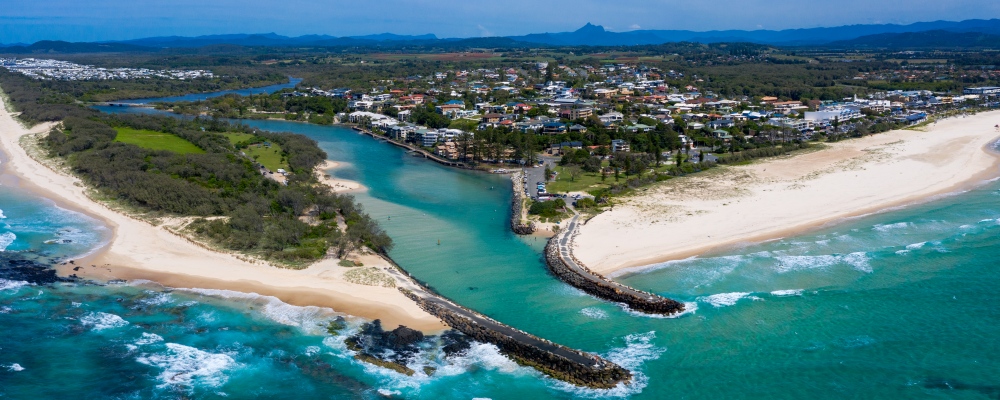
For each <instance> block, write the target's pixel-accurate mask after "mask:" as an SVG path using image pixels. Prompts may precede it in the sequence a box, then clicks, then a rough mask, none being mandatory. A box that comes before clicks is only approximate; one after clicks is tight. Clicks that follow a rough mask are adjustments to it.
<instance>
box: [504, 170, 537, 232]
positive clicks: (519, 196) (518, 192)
mask: <svg viewBox="0 0 1000 400" xmlns="http://www.w3.org/2000/svg"><path fill="white" fill-rule="evenodd" d="M510 183H511V185H512V186H513V189H514V190H513V195H512V196H511V200H510V230H512V231H514V233H516V234H518V235H530V234H532V233H535V223H534V222H529V221H528V220H527V218H526V216H525V215H524V214H525V213H524V199H525V193H524V185H525V184H526V183H527V181H526V178H525V177H524V172H523V171H518V172H515V173H513V174H511V176H510Z"/></svg>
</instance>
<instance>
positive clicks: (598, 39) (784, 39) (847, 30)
mask: <svg viewBox="0 0 1000 400" xmlns="http://www.w3.org/2000/svg"><path fill="white" fill-rule="evenodd" d="M932 30H943V31H949V32H978V33H989V34H998V35H1000V19H990V20H966V21H960V22H952V21H935V22H918V23H914V24H910V25H895V24H880V25H847V26H838V27H830V28H807V29H786V30H780V31H768V30H757V31H742V30H727V31H707V32H695V31H685V30H636V31H629V32H609V31H607V30H605V29H604V27H602V26H600V25H592V24H589V23H588V24H586V25H584V26H583V27H582V28H580V29H578V30H576V31H573V32H563V33H539V34H530V35H524V36H510V38H511V39H514V40H518V41H524V42H530V43H542V44H550V45H569V46H580V45H591V46H622V45H643V44H661V43H667V42H698V43H721V42H751V43H760V44H770V45H820V44H826V43H830V42H835V41H842V40H850V39H856V38H859V37H862V36H870V35H877V34H883V33H905V32H923V31H932Z"/></svg>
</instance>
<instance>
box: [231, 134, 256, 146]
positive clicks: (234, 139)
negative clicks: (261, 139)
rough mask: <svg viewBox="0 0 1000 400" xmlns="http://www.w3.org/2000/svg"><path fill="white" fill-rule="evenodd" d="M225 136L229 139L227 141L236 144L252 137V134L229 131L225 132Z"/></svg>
mask: <svg viewBox="0 0 1000 400" xmlns="http://www.w3.org/2000/svg"><path fill="white" fill-rule="evenodd" d="M226 138H228V139H229V143H232V144H233V145H235V144H237V143H239V142H245V141H247V140H250V139H253V135H251V134H249V133H233V132H230V133H226Z"/></svg>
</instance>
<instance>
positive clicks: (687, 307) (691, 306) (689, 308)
mask: <svg viewBox="0 0 1000 400" xmlns="http://www.w3.org/2000/svg"><path fill="white" fill-rule="evenodd" d="M617 304H618V306H619V307H621V308H622V310H623V311H625V312H626V313H628V315H631V316H633V317H640V318H653V319H674V318H680V317H683V316H685V315H688V314H694V313H695V311H698V303H695V302H693V301H692V302H685V303H684V311H681V312H679V313H677V314H670V315H663V314H650V313H644V312H641V311H635V310H633V309H631V308H629V306H627V305H625V304H623V303H617Z"/></svg>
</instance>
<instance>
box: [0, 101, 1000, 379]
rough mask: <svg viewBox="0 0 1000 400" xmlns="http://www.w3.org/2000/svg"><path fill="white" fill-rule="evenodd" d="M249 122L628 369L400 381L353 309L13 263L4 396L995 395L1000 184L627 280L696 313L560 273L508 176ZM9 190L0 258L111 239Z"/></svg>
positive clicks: (486, 294) (488, 309)
mask: <svg viewBox="0 0 1000 400" xmlns="http://www.w3.org/2000/svg"><path fill="white" fill-rule="evenodd" d="M140 110H142V109H130V108H120V107H116V110H114V111H130V112H138V111H140ZM247 123H248V124H251V125H253V126H257V127H259V128H261V129H268V130H276V131H293V132H297V133H302V134H305V135H308V136H310V137H312V138H314V139H316V140H317V141H318V142H319V143H320V145H321V147H323V149H324V150H326V151H327V152H328V153H329V155H330V159H332V160H336V161H341V162H344V163H345V164H344V166H343V167H341V168H339V169H337V170H335V171H334V172H333V174H334V175H336V176H337V177H338V178H344V179H351V180H356V181H359V182H361V183H362V184H364V185H365V186H367V187H368V188H369V190H368V191H367V192H364V193H361V194H359V195H358V196H357V197H358V200H359V201H360V202H361V203H362V204H364V206H365V209H366V210H367V212H369V213H370V214H371V215H372V216H373V217H375V218H377V219H378V220H379V221H380V222H381V223H382V225H383V226H384V227H385V229H386V230H387V231H388V233H389V234H390V235H391V236H392V237H393V239H394V240H395V242H396V247H395V248H394V249H393V251H392V252H391V254H390V255H391V256H392V257H393V258H394V259H395V260H396V261H397V262H398V263H399V264H400V265H401V266H402V267H403V268H405V269H406V270H407V271H409V272H411V273H412V274H413V275H414V276H415V277H416V278H418V279H420V280H422V281H425V282H427V283H428V284H429V285H430V286H432V287H433V288H434V289H435V290H437V291H438V292H440V293H442V294H443V295H445V296H447V297H450V298H452V299H454V300H456V301H457V302H459V303H460V304H463V305H465V306H468V307H470V308H473V309H475V310H477V311H480V312H482V313H484V314H487V315H489V316H491V317H493V318H496V319H498V320H500V321H502V322H505V323H507V324H510V325H512V326H514V327H517V328H520V329H523V330H525V331H528V332H530V333H533V334H536V335H538V336H541V337H544V338H547V339H550V340H553V341H555V342H558V343H561V344H564V345H567V346H570V347H574V348H579V349H582V350H585V351H590V352H595V353H599V354H601V355H602V356H604V357H606V358H608V359H610V360H612V361H615V362H617V363H619V364H621V365H623V366H625V367H626V368H628V369H630V370H632V371H633V372H634V373H635V376H636V379H635V382H634V383H633V384H631V385H628V386H621V387H618V388H615V389H611V390H591V389H581V388H576V387H572V386H570V385H567V384H564V383H562V382H559V381H555V380H553V379H550V378H547V377H544V376H542V375H541V374H539V373H538V372H536V371H534V370H533V369H530V368H526V367H521V366H518V365H516V364H514V363H513V362H511V361H509V360H507V359H506V358H504V357H503V356H502V355H500V354H499V353H498V352H497V350H496V348H495V347H493V346H490V345H485V344H479V343H473V344H472V345H471V347H470V348H469V349H467V350H465V351H464V352H462V353H460V354H457V355H450V356H449V355H446V353H445V352H444V351H443V350H442V343H441V342H440V341H439V340H436V339H431V340H427V341H425V342H424V343H422V344H421V345H420V346H421V347H420V350H419V352H418V353H417V354H416V355H415V356H414V357H413V358H412V360H411V361H410V365H411V367H413V369H414V370H416V371H417V373H416V374H415V375H414V376H406V375H402V374H399V373H396V372H392V371H389V370H387V369H384V368H380V367H376V366H372V365H368V364H364V363H361V362H358V361H355V360H353V358H352V354H353V353H352V352H351V351H350V350H348V349H347V348H346V346H345V345H344V343H343V340H344V338H346V337H347V336H349V335H351V334H353V333H355V332H357V331H358V330H359V329H360V327H361V326H362V325H363V324H364V323H366V321H364V320H361V319H359V318H353V317H348V319H347V321H348V328H347V329H346V330H344V331H341V332H340V333H338V334H337V335H331V334H329V333H327V332H326V330H325V328H324V327H325V325H326V324H327V323H328V322H329V321H331V320H332V319H334V318H336V317H337V316H339V315H341V314H339V313H337V312H336V310H329V309H322V308H316V307H295V306H290V305H287V304H284V303H282V302H280V301H279V300H277V299H274V298H268V297H263V296H257V295H251V294H242V293H235V292H222V291H201V290H172V289H169V288H162V287H159V286H157V285H156V284H154V283H151V282H133V283H128V284H125V283H117V284H109V285H103V286H102V285H95V284H87V283H81V282H51V279H48V278H44V277H42V278H38V279H37V282H31V281H28V280H25V279H14V278H13V275H12V273H11V272H10V271H12V270H15V269H17V268H11V267H5V268H0V271H2V272H0V279H3V280H2V281H0V332H5V333H4V334H3V335H0V397H3V398H63V397H88V396H89V397H95V398H222V397H226V398H272V397H277V396H288V395H292V396H295V397H297V398H303V399H312V398H316V399H326V398H338V399H339V398H383V397H387V396H391V397H398V398H413V399H422V398H433V399H472V398H492V399H526V398H532V399H534V398H553V399H569V398H626V397H627V398H635V399H673V398H684V399H715V398H778V399H781V398H788V399H792V398H795V399H798V398H804V397H808V398H819V399H822V398H831V399H834V398H836V399H839V398H845V397H854V398H892V399H895V398H949V399H952V398H968V399H983V398H998V397H1000V382H998V381H997V379H996V377H997V376H1000V341H998V340H997V339H996V338H997V337H1000V310H998V308H997V307H996V304H997V302H996V296H995V295H994V294H993V293H992V289H993V288H994V287H996V286H998V285H1000V271H998V269H997V267H998V266H1000V264H998V262H997V261H996V260H1000V243H998V242H1000V235H998V233H1000V183H997V182H990V183H986V184H984V186H982V187H981V188H978V189H975V190H971V191H968V192H965V193H961V194H955V195H951V196H945V197H942V198H940V199H936V200H934V201H932V202H929V203H926V204H922V205H915V206H910V207H905V208H900V209H895V210H889V211H886V212H883V213H879V214H874V215H869V216H865V217H860V218H855V219H851V220H846V221H840V222H838V223H837V224H833V225H830V226H827V227H823V228H820V229H818V230H816V231H814V232H810V233H808V234H803V235H799V236H795V237H787V238H782V239H780V240H774V241H770V242H766V243H756V244H747V245H745V246H742V247H739V248H737V249H727V250H720V251H718V252H715V253H711V254H705V255H702V256H701V257H698V258H694V259H689V260H683V261H675V262H669V263H664V264H659V265H654V266H649V267H646V268H643V269H640V270H633V271H627V272H625V273H623V274H621V275H620V276H619V277H618V279H620V280H622V281H623V282H624V283H626V284H629V285H632V286H635V287H637V288H640V289H644V290H649V291H653V292H656V293H658V294H662V295H665V296H668V297H671V298H675V299H678V300H681V301H684V302H686V303H688V305H689V309H690V310H691V311H689V312H688V313H686V314H685V315H682V316H679V317H677V318H653V317H649V316H645V315H641V314H636V313H633V312H631V311H629V310H627V309H624V308H622V307H621V306H619V305H616V304H611V303H607V302H604V301H601V300H598V299H595V298H593V297H591V296H588V295H586V294H584V293H582V292H580V291H578V290H576V289H573V288H571V287H569V286H567V285H565V284H563V283H561V282H560V281H558V280H556V279H555V278H553V277H552V276H551V275H549V274H548V273H547V271H546V269H545V266H544V264H543V262H542V257H541V249H542V246H543V245H544V242H543V241H541V240H537V239H534V238H520V237H516V236H515V235H513V234H511V233H510V232H509V228H508V223H507V222H508V220H507V218H509V215H508V211H507V208H508V207H507V204H508V203H507V202H508V201H509V197H510V184H509V181H508V180H507V179H506V178H505V177H503V176H495V175H488V174H482V173H474V172H468V171H459V170H454V169H448V168H446V167H442V166H439V165H437V164H434V163H431V162H428V161H426V160H423V159H420V158H417V157H413V156H410V155H407V154H406V153H405V152H403V151H402V150H400V149H398V148H396V147H394V146H392V145H389V144H386V143H379V142H377V141H374V140H372V139H371V138H368V137H365V136H362V135H359V134H357V133H355V132H353V131H351V130H349V129H345V128H343V127H333V126H316V125H308V124H301V123H292V122H283V121H247ZM0 189H4V192H3V194H0V209H2V210H4V211H3V212H4V215H5V216H6V217H7V219H4V220H0V227H2V229H0V235H3V234H5V233H7V232H10V233H13V234H14V235H15V236H16V239H14V240H13V241H12V242H11V243H10V244H8V245H7V247H6V249H5V251H4V252H3V253H0V255H2V256H3V257H2V258H0V259H2V260H4V261H2V262H5V263H7V265H8V266H9V265H15V264H16V263H14V262H13V261H11V260H20V259H21V258H28V256H29V255H32V254H35V253H32V252H47V253H46V256H45V257H44V258H38V257H35V258H34V259H35V260H36V261H37V262H41V263H44V262H51V260H52V259H57V258H59V257H62V256H65V255H66V254H73V252H77V253H78V252H85V251H87V249H86V246H82V244H84V243H93V245H94V246H96V245H97V244H99V243H101V240H104V239H102V238H103V237H104V235H106V232H105V233H101V232H102V228H101V227H100V226H99V224H98V223H97V222H96V221H92V220H88V219H87V218H85V217H82V216H79V215H78V214H75V213H72V212H68V211H65V210H60V209H58V208H55V207H54V206H52V205H47V204H46V203H45V202H41V201H38V199H37V198H33V197H32V196H31V195H30V194H26V193H20V194H17V195H15V196H10V195H8V194H7V193H8V192H7V190H6V189H7V188H6V187H3V188H0ZM55 215H59V216H58V217H53V216H55ZM7 220H17V221H26V223H9V224H8V225H3V223H4V222H2V221H7ZM70 220H72V221H78V222H74V223H78V224H81V225H73V226H74V227H76V228H77V229H79V231H80V232H81V233H84V234H89V235H90V236H87V237H89V239H82V238H81V239H78V240H79V242H75V241H74V242H72V243H67V244H65V246H69V245H72V244H74V243H79V244H81V247H80V248H74V249H72V251H68V250H67V252H55V251H53V250H52V249H51V248H50V247H48V246H52V245H46V244H45V243H44V242H45V241H46V240H49V239H46V238H55V237H58V236H57V232H58V230H59V229H61V228H63V227H64V226H70V224H61V223H60V222H53V221H70ZM81 226H82V228H81ZM105 229H106V228H105ZM85 236H86V235H85ZM31 238H34V239H31ZM43 239H44V240H43ZM439 240H440V245H438V244H437V243H438V241H439ZM57 246H64V245H62V244H60V245H57ZM57 248H60V249H61V247H57ZM18 265H23V263H21V264H18ZM2 274H7V275H2ZM36 275H37V274H36ZM18 276H21V277H23V276H24V275H23V274H22V275H18ZM387 328H389V329H391V328H393V327H387ZM424 367H432V369H433V372H431V373H430V374H428V373H427V372H429V371H431V369H428V370H426V371H425V369H424Z"/></svg>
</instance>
